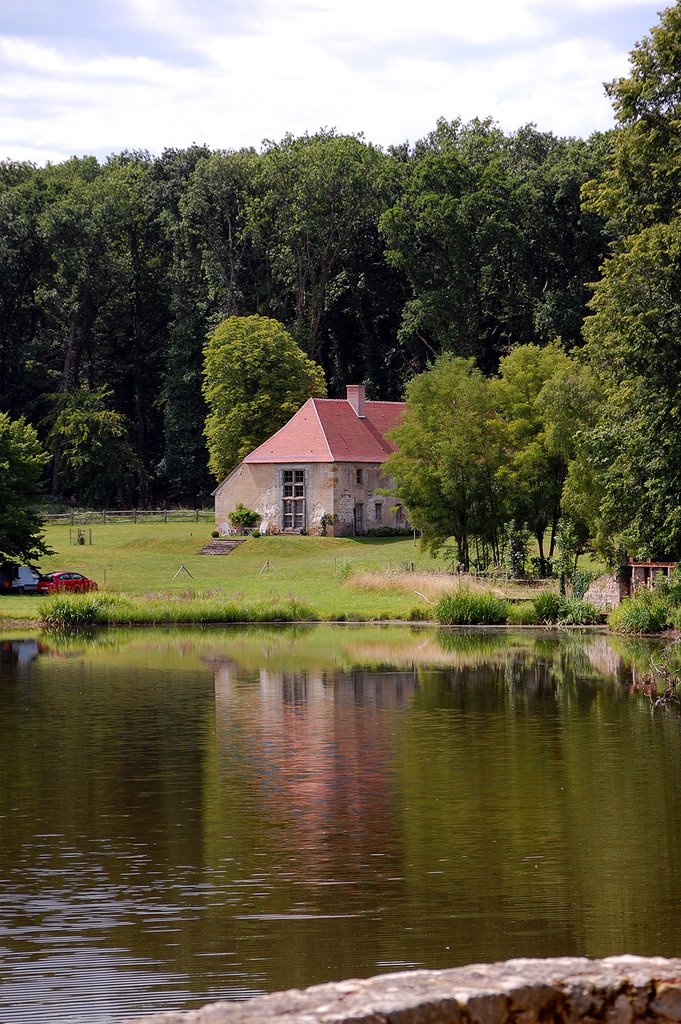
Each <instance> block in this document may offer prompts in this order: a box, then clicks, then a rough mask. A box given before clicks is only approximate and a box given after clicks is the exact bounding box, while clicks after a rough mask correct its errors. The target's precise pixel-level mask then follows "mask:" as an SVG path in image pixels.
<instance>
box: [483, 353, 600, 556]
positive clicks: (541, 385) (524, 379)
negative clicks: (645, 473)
mask: <svg viewBox="0 0 681 1024" xmlns="http://www.w3.org/2000/svg"><path fill="white" fill-rule="evenodd" d="M579 374H580V370H579V367H578V365H577V364H576V363H575V362H574V360H572V359H571V358H570V356H568V355H567V354H566V353H565V352H564V351H562V350H561V349H560V348H558V346H556V345H547V346H546V347H545V348H540V347H539V346H537V345H520V346H518V347H517V348H515V349H513V351H512V352H511V353H510V354H509V355H507V356H505V357H504V358H503V359H502V360H501V367H500V375H499V378H498V379H497V380H495V381H493V382H492V384H491V387H492V394H493V400H494V405H495V408H496V409H497V411H498V413H499V416H500V418H501V423H502V424H503V438H504V448H505V459H504V464H503V466H502V467H501V468H500V470H499V479H500V482H501V483H502V485H503V489H504V492H505V494H506V501H507V508H508V515H509V517H510V518H511V519H513V520H515V521H516V522H518V523H526V524H527V526H528V527H529V529H530V530H531V531H532V533H533V535H534V537H535V539H536V541H537V546H538V550H539V563H540V573H541V575H542V576H544V575H546V574H547V571H548V562H547V559H551V558H552V557H553V553H554V546H555V541H556V534H557V530H558V523H559V520H560V516H561V499H562V493H563V485H564V483H565V478H566V475H567V469H568V462H569V458H570V457H571V456H572V454H573V451H572V445H571V444H570V441H569V438H570V436H571V434H574V429H575V428H576V423H577V422H579V419H576V422H575V424H574V425H573V426H572V427H569V426H568V425H567V424H566V423H565V418H566V417H565V416H564V411H565V398H566V397H567V395H570V396H572V416H573V417H580V418H581V417H582V416H583V413H582V411H581V410H580V409H579V408H577V409H576V408H575V398H576V397H577V396H578V395H579V392H580V384H579ZM558 422H559V423H560V429H556V426H557V425H558ZM549 529H550V537H549V546H548V551H547V550H546V549H545V546H544V543H545V534H546V531H547V530H549Z"/></svg>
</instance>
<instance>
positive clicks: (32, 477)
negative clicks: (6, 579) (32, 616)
mask: <svg viewBox="0 0 681 1024" xmlns="http://www.w3.org/2000/svg"><path fill="white" fill-rule="evenodd" d="M46 460H47V456H46V455H45V452H44V451H43V449H42V447H41V445H40V442H39V441H38V435H37V433H36V431H35V430H34V429H33V427H31V426H30V424H28V423H26V421H25V420H24V419H18V420H12V419H10V417H9V416H8V415H7V413H3V412H0V562H5V561H14V562H32V561H33V560H34V559H36V558H38V557H39V556H40V555H42V554H49V553H50V552H49V551H48V549H47V547H46V545H45V542H44V540H43V537H42V532H43V523H42V517H41V516H40V513H39V512H38V510H37V507H36V506H37V504H38V502H39V500H40V497H41V491H40V482H41V476H42V470H43V466H44V464H45V462H46Z"/></svg>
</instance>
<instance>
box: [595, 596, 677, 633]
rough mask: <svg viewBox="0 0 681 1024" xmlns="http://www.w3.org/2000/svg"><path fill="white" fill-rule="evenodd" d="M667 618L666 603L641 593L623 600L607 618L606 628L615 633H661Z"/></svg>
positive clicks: (667, 608) (667, 620)
mask: <svg viewBox="0 0 681 1024" xmlns="http://www.w3.org/2000/svg"><path fill="white" fill-rule="evenodd" d="M669 618H670V615H669V607H668V605H667V602H666V601H664V600H663V599H662V598H660V597H657V596H656V595H655V594H654V592H651V591H643V592H640V593H639V594H637V595H636V596H635V597H627V598H625V599H624V601H622V603H621V605H620V606H619V607H618V608H615V609H614V610H613V611H612V612H611V613H610V615H609V616H608V626H609V627H610V629H612V630H614V631H615V632H616V633H661V632H662V630H663V629H666V627H667V623H668V622H669Z"/></svg>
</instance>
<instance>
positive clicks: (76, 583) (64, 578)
mask: <svg viewBox="0 0 681 1024" xmlns="http://www.w3.org/2000/svg"><path fill="white" fill-rule="evenodd" d="M96 589H97V584H96V583H95V581H94V580H91V579H88V577H87V576H82V575H81V573H79V572H63V571H60V572H46V573H45V574H44V575H43V576H41V577H40V579H39V580H38V586H37V590H38V593H39V594H56V593H57V592H58V591H59V592H60V591H69V592H74V591H75V592H83V591H85V590H96Z"/></svg>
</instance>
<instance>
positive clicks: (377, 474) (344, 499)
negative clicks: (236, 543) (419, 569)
mask: <svg viewBox="0 0 681 1024" xmlns="http://www.w3.org/2000/svg"><path fill="white" fill-rule="evenodd" d="M403 411H404V404H403V403H402V402H368V401H367V400H366V396H365V391H364V387H363V386H362V385H359V384H354V385H350V386H348V388H347V396H346V398H342V399H336V398H310V399H308V400H307V402H306V403H305V404H304V405H303V406H302V407H301V408H300V409H299V410H298V412H297V413H296V414H295V415H294V416H292V417H291V419H290V420H289V421H288V423H286V425H285V426H283V427H282V428H281V430H278V431H277V432H276V434H273V435H272V437H270V438H268V440H267V441H265V442H264V443H263V444H261V445H260V446H259V447H258V448H256V449H255V450H254V451H252V452H251V453H250V455H247V456H246V458H245V459H244V460H243V462H242V463H241V464H240V465H238V466H237V467H236V469H235V470H233V471H232V473H230V475H229V476H228V477H226V478H225V479H224V480H223V481H222V483H221V484H220V486H219V487H218V488H217V489H216V490H215V492H214V495H215V518H216V523H217V528H218V530H219V531H220V533H221V534H226V533H229V532H230V526H229V515H230V512H232V511H233V510H234V508H235V507H236V505H237V504H238V503H241V504H243V505H245V506H246V507H247V508H251V509H254V510H255V511H256V512H258V513H259V515H260V516H261V519H262V527H261V529H262V531H263V532H268V533H301V532H308V533H321V532H322V530H323V529H324V528H325V529H326V532H327V533H328V534H329V535H335V536H347V535H351V536H352V535H358V534H364V533H366V532H367V530H370V529H372V528H375V527H382V526H393V527H404V526H407V525H408V523H407V521H406V512H405V510H404V509H403V508H402V506H401V505H400V503H399V502H398V501H396V500H395V499H393V498H391V497H390V496H389V495H386V494H383V493H379V491H381V490H384V489H389V488H390V481H389V480H387V479H386V478H385V477H384V476H383V463H384V462H385V460H386V459H387V458H388V455H390V453H391V452H393V451H395V445H394V444H393V442H392V441H390V440H389V439H388V438H387V437H386V434H387V432H388V431H389V430H391V428H392V427H394V426H396V425H397V422H398V420H399V419H400V416H401V415H402V413H403Z"/></svg>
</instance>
